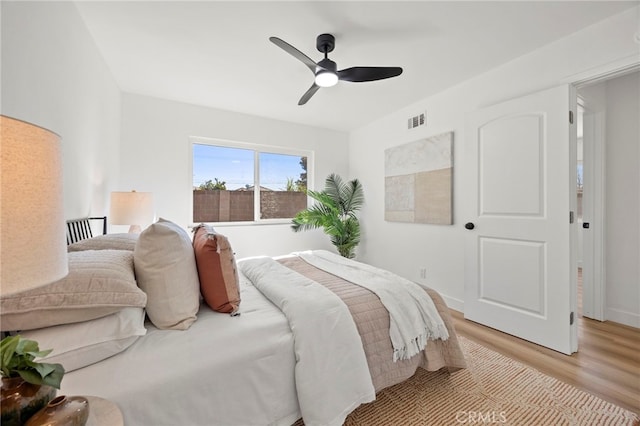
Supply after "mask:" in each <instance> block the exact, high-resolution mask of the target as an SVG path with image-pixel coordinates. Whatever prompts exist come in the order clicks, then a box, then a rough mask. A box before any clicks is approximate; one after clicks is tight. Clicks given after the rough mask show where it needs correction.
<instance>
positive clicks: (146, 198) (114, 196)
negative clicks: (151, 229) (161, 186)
mask: <svg viewBox="0 0 640 426" xmlns="http://www.w3.org/2000/svg"><path fill="white" fill-rule="evenodd" d="M153 216H154V210H153V194H152V193H151V192H137V191H131V192H112V193H111V209H110V211H109V220H110V222H111V224H112V225H130V227H129V232H137V233H139V232H140V231H141V230H142V228H141V226H140V225H147V224H149V223H151V222H153Z"/></svg>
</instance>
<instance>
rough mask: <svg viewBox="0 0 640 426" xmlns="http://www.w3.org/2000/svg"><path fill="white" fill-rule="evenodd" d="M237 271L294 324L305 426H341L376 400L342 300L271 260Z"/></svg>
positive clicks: (247, 264) (240, 264)
mask: <svg viewBox="0 0 640 426" xmlns="http://www.w3.org/2000/svg"><path fill="white" fill-rule="evenodd" d="M238 269H239V270H240V271H242V273H243V274H245V275H246V276H247V277H248V278H249V279H250V280H251V282H253V284H254V285H255V286H256V287H257V288H258V289H259V290H260V291H261V292H262V293H263V294H264V295H266V296H267V298H269V300H271V301H272V302H273V303H274V304H275V305H277V306H278V307H279V308H280V309H281V310H282V312H283V313H284V315H285V316H286V317H287V319H288V320H289V325H290V327H291V330H292V332H293V337H294V350H295V353H296V360H297V363H296V366H295V378H296V388H297V392H298V402H299V404H300V411H301V412H302V417H303V418H304V423H305V425H306V426H340V425H342V423H343V422H344V420H345V419H346V417H347V415H348V414H349V413H350V412H351V411H353V410H355V409H356V408H357V407H358V406H359V405H360V404H362V403H366V402H371V401H373V400H375V398H376V394H375V389H374V388H373V383H372V381H371V375H370V374H369V367H368V365H367V358H366V355H365V353H364V349H363V347H362V341H361V339H360V334H358V329H357V327H356V324H355V322H354V321H353V318H352V317H351V313H350V312H349V308H348V307H347V305H346V304H345V303H344V302H343V301H342V300H341V299H340V297H338V296H336V295H335V294H334V293H333V292H332V291H331V290H329V289H327V288H326V287H324V286H323V285H321V284H318V283H316V282H314V281H312V280H310V279H308V278H306V277H305V276H303V275H300V274H299V273H297V272H295V271H292V270H291V269H289V268H287V267H286V266H282V265H281V264H280V263H278V262H276V261H275V260H273V259H272V258H270V257H262V258H254V259H245V260H240V261H238Z"/></svg>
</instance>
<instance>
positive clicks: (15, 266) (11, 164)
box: [0, 115, 68, 295]
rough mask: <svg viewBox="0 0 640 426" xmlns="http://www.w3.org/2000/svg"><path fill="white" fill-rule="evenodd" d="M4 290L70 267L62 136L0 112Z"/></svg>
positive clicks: (0, 272) (40, 281)
mask: <svg viewBox="0 0 640 426" xmlns="http://www.w3.org/2000/svg"><path fill="white" fill-rule="evenodd" d="M0 165H1V167H0V169H1V172H0V177H1V178H0V210H1V213H0V234H1V237H0V242H1V245H0V256H1V257H0V294H2V295H5V294H10V293H16V292H19V291H23V290H27V289H30V288H33V287H39V286H42V285H45V284H49V283H51V282H53V281H56V280H59V279H60V278H63V277H64V276H65V275H67V273H68V263H67V247H66V234H65V219H64V203H63V198H62V197H63V195H62V156H61V150H60V138H59V137H58V135H56V134H55V133H53V132H50V131H49V130H46V129H43V128H41V127H38V126H35V125H33V124H30V123H27V122H24V121H20V120H16V119H14V118H10V117H6V116H2V115H0Z"/></svg>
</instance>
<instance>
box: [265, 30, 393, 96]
mask: <svg viewBox="0 0 640 426" xmlns="http://www.w3.org/2000/svg"><path fill="white" fill-rule="evenodd" d="M269 40H271V41H272V42H273V43H274V44H275V45H276V46H278V47H280V48H282V49H283V50H284V51H285V52H287V53H289V54H290V55H291V56H293V57H294V58H296V59H298V60H299V61H301V62H302V63H303V64H305V65H306V66H307V67H308V68H309V69H310V70H311V72H312V73H313V75H314V76H315V80H314V82H313V84H312V85H311V87H310V88H309V89H308V90H307V91H306V92H305V94H304V95H302V97H301V98H300V100H299V101H298V105H304V104H306V103H307V101H308V100H309V99H311V97H312V96H313V95H314V94H315V93H316V92H317V91H318V89H320V88H321V87H331V86H334V85H335V84H337V83H338V80H343V81H351V82H362V81H375V80H382V79H385V78H390V77H397V76H399V75H400V74H402V68H400V67H351V68H345V69H343V70H340V71H338V67H337V65H336V63H335V62H333V61H332V60H331V59H329V58H328V57H327V54H328V53H329V52H331V51H333V48H334V47H335V43H336V39H335V37H334V36H333V35H331V34H320V35H319V36H318V37H317V38H316V48H317V49H318V50H319V51H320V52H321V53H324V59H322V60H321V61H319V62H317V63H316V62H313V60H311V59H310V58H309V57H308V56H307V55H305V54H304V53H302V52H301V51H299V50H298V49H296V48H295V47H293V46H292V45H290V44H289V43H287V42H286V41H284V40H281V39H279V38H278V37H269Z"/></svg>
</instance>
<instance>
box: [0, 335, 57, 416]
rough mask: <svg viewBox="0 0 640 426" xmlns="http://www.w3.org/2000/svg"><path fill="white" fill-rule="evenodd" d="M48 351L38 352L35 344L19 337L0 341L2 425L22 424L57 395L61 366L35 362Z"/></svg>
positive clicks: (48, 351) (38, 349)
mask: <svg viewBox="0 0 640 426" xmlns="http://www.w3.org/2000/svg"><path fill="white" fill-rule="evenodd" d="M50 352H51V350H44V351H41V350H40V348H39V347H38V343H37V342H35V341H33V340H28V339H23V338H22V337H20V336H8V337H5V338H4V339H2V341H0V374H1V375H2V388H1V391H2V399H1V401H0V411H1V419H0V423H2V425H3V426H8V425H21V424H24V423H25V422H26V421H27V419H28V418H29V417H31V416H32V415H33V414H35V413H36V412H38V411H39V410H40V409H41V408H43V407H44V406H45V405H47V403H48V402H49V401H50V400H52V399H53V398H54V397H55V396H56V389H60V382H61V381H62V376H63V375H64V368H63V367H62V365H60V364H50V363H45V362H38V361H35V359H36V358H41V357H44V356H47V355H48V354H49V353H50Z"/></svg>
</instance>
